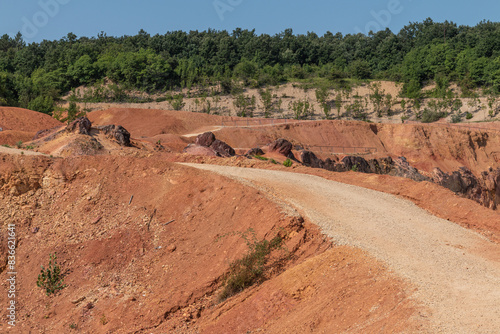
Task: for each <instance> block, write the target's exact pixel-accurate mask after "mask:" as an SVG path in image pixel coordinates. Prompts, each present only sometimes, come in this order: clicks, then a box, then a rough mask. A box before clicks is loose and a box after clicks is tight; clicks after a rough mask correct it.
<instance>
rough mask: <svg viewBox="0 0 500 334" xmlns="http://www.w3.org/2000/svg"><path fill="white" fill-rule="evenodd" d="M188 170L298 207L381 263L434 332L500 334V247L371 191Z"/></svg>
mask: <svg viewBox="0 0 500 334" xmlns="http://www.w3.org/2000/svg"><path fill="white" fill-rule="evenodd" d="M183 165H187V166H191V167H195V168H198V169H203V170H207V171H212V172H215V173H218V174H221V175H224V176H227V177H230V178H233V179H236V180H240V181H242V182H244V183H246V184H250V185H252V186H254V187H256V188H258V189H259V190H261V191H262V192H264V193H267V195H269V197H270V198H274V199H277V200H278V201H282V202H285V203H288V204H289V205H291V206H293V207H295V208H296V209H297V210H299V211H300V212H301V213H302V214H304V215H305V216H306V217H307V218H308V219H309V220H310V221H311V222H313V223H315V224H317V225H318V226H320V227H321V229H322V231H323V233H325V234H326V235H328V236H330V237H331V238H332V239H333V241H334V242H335V243H336V244H346V245H350V246H355V247H359V248H361V249H363V250H365V251H366V252H368V253H369V254H370V255H372V256H374V257H375V258H377V259H378V260H380V261H382V262H384V263H385V264H386V265H387V266H388V267H389V268H390V269H391V270H392V271H393V272H394V273H395V274H397V275H398V276H400V277H403V278H405V279H406V280H408V281H409V282H410V283H411V284H412V285H413V286H414V287H415V288H416V291H415V292H414V293H413V297H414V298H415V299H416V300H417V301H418V302H419V303H421V304H423V305H424V306H427V307H428V308H429V310H430V311H431V315H430V317H431V323H432V326H433V328H430V329H429V332H431V333H454V334H455V333H500V245H498V244H494V243H492V242H490V241H489V240H487V239H486V238H484V237H482V236H481V235H479V234H477V233H475V232H472V231H470V230H467V229H465V228H462V227H460V226H459V225H456V224H454V223H452V222H449V221H446V220H443V219H440V218H437V217H435V216H432V215H430V214H429V213H428V212H426V211H424V210H422V209H421V208H419V207H417V206H416V205H414V204H413V203H412V202H410V201H407V200H404V199H401V198H398V197H396V196H393V195H389V194H385V193H381V192H377V191H374V190H369V189H365V188H361V187H356V186H352V185H347V184H343V183H339V182H334V181H329V180H326V179H323V178H320V177H317V176H312V175H305V174H298V173H288V172H281V171H270V170H260V169H249V168H238V167H227V166H215V165H205V164H183ZM499 223H500V222H499Z"/></svg>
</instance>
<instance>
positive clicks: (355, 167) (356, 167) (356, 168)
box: [351, 163, 359, 172]
mask: <svg viewBox="0 0 500 334" xmlns="http://www.w3.org/2000/svg"><path fill="white" fill-rule="evenodd" d="M358 170H359V163H358V164H355V165H353V166H352V168H351V171H353V172H357V171H358Z"/></svg>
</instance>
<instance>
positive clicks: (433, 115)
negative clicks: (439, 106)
mask: <svg viewBox="0 0 500 334" xmlns="http://www.w3.org/2000/svg"><path fill="white" fill-rule="evenodd" d="M443 117H446V113H444V112H438V111H433V110H430V109H427V108H425V109H424V111H423V112H422V115H421V121H422V123H432V122H436V121H438V120H439V119H441V118H443Z"/></svg>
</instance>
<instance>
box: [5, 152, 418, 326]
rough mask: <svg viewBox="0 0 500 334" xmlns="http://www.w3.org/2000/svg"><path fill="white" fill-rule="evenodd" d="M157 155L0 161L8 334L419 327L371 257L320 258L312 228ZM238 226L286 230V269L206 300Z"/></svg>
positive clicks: (237, 188) (333, 253)
mask: <svg viewBox="0 0 500 334" xmlns="http://www.w3.org/2000/svg"><path fill="white" fill-rule="evenodd" d="M159 158H160V157H159V156H155V157H153V158H149V159H147V158H127V157H110V156H96V157H82V158H66V159H50V158H47V157H28V156H13V155H7V156H6V155H4V156H2V159H3V160H2V161H3V163H2V164H1V168H2V170H1V172H2V174H1V175H2V181H1V182H0V189H1V191H0V202H1V206H0V218H1V221H2V225H1V228H2V233H1V235H2V238H3V237H4V236H5V235H6V234H5V230H4V229H5V227H6V224H8V223H15V224H16V235H17V242H18V248H17V259H18V260H19V262H18V267H17V270H18V281H17V286H18V291H19V293H18V296H17V300H18V302H19V303H18V307H19V308H18V310H17V314H18V319H17V320H18V326H17V327H16V330H19V331H21V332H28V331H46V332H55V331H59V332H68V331H69V330H70V328H73V327H75V326H76V327H77V328H78V329H79V330H81V331H85V332H109V331H113V332H120V333H121V332H123V333H130V332H139V333H164V332H178V333H189V332H193V333H194V332H198V331H201V332H206V333H220V332H221V331H222V332H224V331H228V332H236V333H238V332H242V333H244V332H247V331H248V330H256V329H258V328H270V332H276V333H277V332H293V331H294V328H295V326H296V319H297V318H296V315H297V314H299V313H300V314H301V316H302V317H306V318H307V319H308V321H306V322H305V323H304V326H305V327H304V331H305V332H316V330H317V329H318V328H319V329H324V330H326V331H331V330H334V331H335V330H337V329H338V330H341V331H344V330H352V329H353V328H358V327H357V326H361V327H360V328H368V329H370V330H371V329H373V330H375V331H378V330H380V329H382V328H385V329H387V328H390V329H391V330H392V331H398V330H399V329H401V328H418V326H421V325H422V323H423V322H422V320H421V319H419V318H418V317H417V318H413V317H412V316H413V315H415V314H416V313H415V312H416V311H417V310H418V309H419V308H417V306H416V305H415V304H414V303H413V301H411V300H410V299H409V298H408V296H407V294H406V293H405V292H404V291H405V290H404V284H403V283H402V282H400V281H399V280H398V279H395V278H393V277H392V276H391V275H390V274H389V273H387V271H386V270H385V269H384V268H383V267H382V266H381V265H379V264H378V263H377V262H376V261H374V260H373V259H371V258H369V257H366V255H364V254H362V253H361V252H359V251H356V250H353V249H351V248H345V247H344V248H333V249H331V250H328V251H327V252H326V253H325V251H326V250H327V249H328V248H329V247H331V244H330V243H329V242H327V241H326V240H325V239H324V238H323V236H321V234H320V233H319V231H318V230H317V229H316V228H314V227H313V226H311V225H310V224H309V223H307V222H305V223H301V221H300V220H297V218H296V215H294V214H292V215H291V216H290V213H288V214H286V213H283V208H281V207H279V206H277V205H276V204H274V203H272V202H270V201H269V200H268V199H267V198H266V197H265V196H263V195H262V194H261V193H260V192H259V191H257V190H255V189H251V188H248V187H245V186H243V185H240V184H238V183H235V182H233V181H229V180H227V179H225V178H222V177H219V176H214V175H211V174H208V173H205V172H199V171H195V170H193V169H190V168H185V167H180V166H177V165H173V164H171V163H168V162H164V160H165V159H159ZM12 189H15V190H12ZM132 196H133V197H132ZM221 208H223V209H221ZM249 228H253V229H254V230H255V232H256V235H257V237H258V238H259V239H261V238H268V239H269V238H271V237H273V236H274V235H276V233H278V232H279V231H280V228H284V229H285V231H287V235H288V237H287V239H286V247H287V249H288V250H289V251H290V252H291V255H293V256H292V259H291V260H290V262H288V263H287V264H286V267H285V269H291V268H293V270H292V271H290V272H289V271H285V273H284V274H282V275H280V276H277V277H275V274H273V273H272V272H271V273H269V275H271V278H272V279H271V280H270V281H268V282H266V283H264V284H263V285H260V286H256V287H253V288H251V289H249V290H248V291H246V292H244V293H243V294H241V295H238V296H237V297H234V298H231V299H229V300H227V301H226V302H223V303H217V295H218V292H219V291H220V288H221V284H222V281H221V277H222V276H223V274H224V273H225V272H226V270H227V269H228V265H229V263H230V261H232V260H234V259H236V258H239V257H241V256H242V255H243V254H244V253H245V252H246V251H247V246H246V244H245V242H244V241H243V240H242V239H241V238H239V237H238V236H230V235H228V233H229V234H230V233H232V232H244V231H246V230H248V229H249ZM224 236H225V237H224ZM221 237H222V238H221ZM4 241H5V240H2V241H1V244H2V249H1V250H2V259H5V255H6V253H5V251H6V249H5V248H4V243H5V242H4ZM54 252H57V254H58V259H59V263H60V264H61V267H62V269H63V272H64V275H65V283H66V284H67V285H68V286H67V287H66V288H64V289H63V290H62V291H61V292H60V293H59V294H58V295H56V296H55V297H47V296H45V294H44V292H43V291H42V290H41V289H40V288H38V287H37V286H36V280H37V275H38V273H39V270H40V265H47V264H48V259H49V254H50V253H54ZM319 254H323V255H319ZM318 255H319V256H320V257H319V258H317V257H315V256H318ZM2 263H3V260H2ZM312 269H318V270H314V271H311V270H312ZM3 270H5V269H3ZM3 270H2V271H3ZM325 274H328V278H327V279H326V278H325V276H324V275H325ZM332 277H334V278H336V279H335V280H332V279H331V278H332ZM375 281H376V283H374V282H375ZM5 289H6V283H5V282H4V283H2V285H1V290H2V291H3V292H2V294H4V295H5ZM332 300H335V304H333V305H332V304H330V302H331V301H332ZM361 301H363V302H362V303H361ZM328 305H331V306H329V307H330V309H329V311H328V312H324V313H323V314H316V312H317V310H318V309H321V308H324V307H326V306H328ZM309 308H310V312H309V311H306V310H308V309H309ZM242 309H245V310H246V311H245V312H244V314H241V312H239V311H237V310H242ZM5 312H6V311H5V310H2V311H1V312H0V314H1V315H2V317H5ZM307 314H309V316H307ZM0 326H1V327H0V329H1V330H2V331H4V330H7V331H8V329H7V327H6V326H7V325H6V323H2V324H1V325H0ZM70 326H71V327H70ZM271 329H273V330H271Z"/></svg>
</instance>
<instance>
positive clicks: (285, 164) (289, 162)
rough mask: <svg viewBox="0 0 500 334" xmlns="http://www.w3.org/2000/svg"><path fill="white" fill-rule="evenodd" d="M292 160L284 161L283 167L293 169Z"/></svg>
mask: <svg viewBox="0 0 500 334" xmlns="http://www.w3.org/2000/svg"><path fill="white" fill-rule="evenodd" d="M292 164H293V162H292V160H290V158H287V159H286V160H285V161H283V166H285V167H292Z"/></svg>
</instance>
